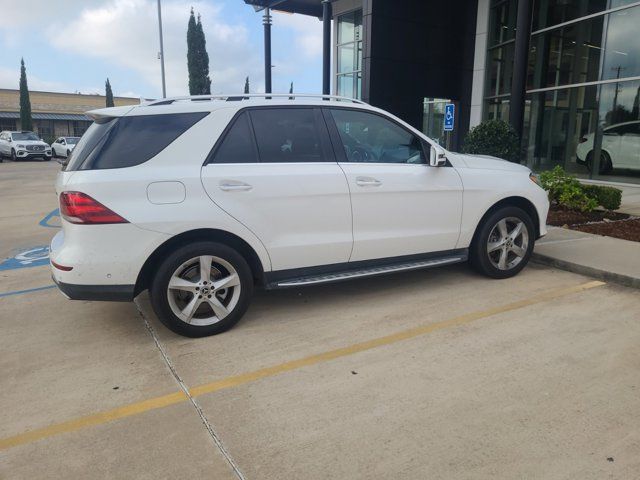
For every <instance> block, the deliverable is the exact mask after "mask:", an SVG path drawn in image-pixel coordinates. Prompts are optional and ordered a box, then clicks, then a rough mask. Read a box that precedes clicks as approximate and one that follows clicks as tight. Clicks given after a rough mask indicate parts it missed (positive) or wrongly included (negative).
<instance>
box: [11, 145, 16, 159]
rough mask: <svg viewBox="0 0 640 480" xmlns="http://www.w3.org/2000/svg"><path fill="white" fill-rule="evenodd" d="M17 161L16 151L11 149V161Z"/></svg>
mask: <svg viewBox="0 0 640 480" xmlns="http://www.w3.org/2000/svg"><path fill="white" fill-rule="evenodd" d="M16 160H17V158H16V151H15V150H14V149H13V148H12V149H11V161H12V162H15V161H16Z"/></svg>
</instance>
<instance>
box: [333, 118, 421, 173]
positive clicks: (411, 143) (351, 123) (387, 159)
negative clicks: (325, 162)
mask: <svg viewBox="0 0 640 480" xmlns="http://www.w3.org/2000/svg"><path fill="white" fill-rule="evenodd" d="M331 115H332V116H333V119H334V121H335V123H336V126H337V127H338V133H339V134H340V139H341V140H342V145H343V147H344V153H345V156H346V157H347V161H348V162H370V163H412V164H421V163H427V162H426V157H425V155H424V152H423V150H422V142H420V139H419V138H418V137H416V136H415V135H414V134H412V133H411V132H409V131H407V130H405V129H404V128H402V127H400V126H399V125H397V124H395V123H394V122H392V121H390V120H387V119H386V118H384V117H382V116H380V115H376V114H373V113H367V112H363V111H356V110H346V109H332V110H331Z"/></svg>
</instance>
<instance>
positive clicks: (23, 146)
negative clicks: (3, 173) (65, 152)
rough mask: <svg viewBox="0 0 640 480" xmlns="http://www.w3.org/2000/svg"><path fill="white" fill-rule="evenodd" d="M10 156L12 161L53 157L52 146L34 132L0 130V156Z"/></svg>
mask: <svg viewBox="0 0 640 480" xmlns="http://www.w3.org/2000/svg"><path fill="white" fill-rule="evenodd" d="M2 157H8V158H10V159H11V160H12V161H14V162H16V161H18V160H26V159H28V158H39V159H41V160H50V159H51V147H50V146H49V145H47V144H46V143H45V142H43V141H42V139H41V138H40V136H39V135H38V134H37V133H34V132H11V131H7V130H5V131H4V132H0V158H2Z"/></svg>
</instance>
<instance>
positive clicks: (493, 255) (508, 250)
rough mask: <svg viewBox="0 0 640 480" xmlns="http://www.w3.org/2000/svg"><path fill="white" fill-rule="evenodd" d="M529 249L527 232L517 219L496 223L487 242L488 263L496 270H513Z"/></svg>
mask: <svg viewBox="0 0 640 480" xmlns="http://www.w3.org/2000/svg"><path fill="white" fill-rule="evenodd" d="M528 248H529V231H528V229H527V226H526V225H525V223H524V222H523V221H522V220H520V219H519V218H517V217H506V218H503V219H501V220H500V221H498V222H497V223H496V224H495V225H494V226H493V228H492V229H491V232H490V233H489V238H488V240H487V254H488V256H489V261H490V262H491V264H492V265H493V266H494V267H495V268H497V269H498V270H511V269H512V268H515V267H516V266H517V265H518V264H519V263H520V262H521V261H522V259H523V258H524V257H525V256H526V254H527V250H528Z"/></svg>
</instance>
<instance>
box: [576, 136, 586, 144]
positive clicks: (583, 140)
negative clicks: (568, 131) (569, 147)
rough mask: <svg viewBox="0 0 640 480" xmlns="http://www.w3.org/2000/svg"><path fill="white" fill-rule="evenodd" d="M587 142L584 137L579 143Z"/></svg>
mask: <svg viewBox="0 0 640 480" xmlns="http://www.w3.org/2000/svg"><path fill="white" fill-rule="evenodd" d="M586 141H587V139H586V138H585V137H582V138H581V139H580V141H579V142H578V143H584V142H586Z"/></svg>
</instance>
